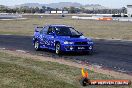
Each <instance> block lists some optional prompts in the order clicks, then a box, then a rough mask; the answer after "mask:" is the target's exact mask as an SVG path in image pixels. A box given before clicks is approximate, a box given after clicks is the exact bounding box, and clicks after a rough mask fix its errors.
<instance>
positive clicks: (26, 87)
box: [0, 52, 131, 88]
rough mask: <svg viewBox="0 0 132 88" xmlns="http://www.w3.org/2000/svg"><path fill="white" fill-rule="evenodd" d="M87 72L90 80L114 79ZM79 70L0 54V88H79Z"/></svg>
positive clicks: (103, 87)
mask: <svg viewBox="0 0 132 88" xmlns="http://www.w3.org/2000/svg"><path fill="white" fill-rule="evenodd" d="M88 72H89V76H90V78H91V79H114V78H113V77H111V76H108V75H103V74H99V73H93V72H91V71H88ZM80 75H81V72H80V69H79V68H76V67H71V66H67V65H62V64H59V63H56V62H49V61H38V60H33V59H32V58H22V57H18V56H14V55H11V54H7V53H4V52H0V88H81V87H82V86H81V85H80V83H79V79H80ZM88 88H131V86H88Z"/></svg>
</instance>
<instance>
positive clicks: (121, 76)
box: [0, 50, 132, 81]
mask: <svg viewBox="0 0 132 88" xmlns="http://www.w3.org/2000/svg"><path fill="white" fill-rule="evenodd" d="M0 52H5V53H8V54H11V55H13V56H18V57H23V58H31V59H34V60H41V61H51V62H58V63H60V64H65V65H69V66H73V67H78V68H82V67H84V68H86V69H89V70H93V66H92V65H85V64H84V65H83V64H79V63H76V62H72V61H70V60H64V59H63V58H60V59H53V58H52V57H43V56H37V55H32V54H30V53H26V52H19V51H10V50H0ZM94 72H97V73H102V74H106V75H110V76H113V77H115V78H119V79H130V80H131V81H132V76H131V75H127V74H123V73H119V72H115V71H112V70H107V69H102V68H100V67H98V66H95V67H94Z"/></svg>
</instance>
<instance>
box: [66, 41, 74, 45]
mask: <svg viewBox="0 0 132 88" xmlns="http://www.w3.org/2000/svg"><path fill="white" fill-rule="evenodd" d="M64 44H74V42H68V41H65V42H64Z"/></svg>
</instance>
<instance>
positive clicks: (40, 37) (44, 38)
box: [39, 26, 49, 47]
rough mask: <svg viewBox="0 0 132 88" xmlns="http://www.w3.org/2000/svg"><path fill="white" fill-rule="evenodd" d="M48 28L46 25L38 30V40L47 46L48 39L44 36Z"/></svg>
mask: <svg viewBox="0 0 132 88" xmlns="http://www.w3.org/2000/svg"><path fill="white" fill-rule="evenodd" d="M48 28H49V27H48V26H46V27H44V29H43V30H41V31H40V36H39V40H40V42H41V43H43V45H44V46H45V47H48V41H47V38H46V35H47V31H48Z"/></svg>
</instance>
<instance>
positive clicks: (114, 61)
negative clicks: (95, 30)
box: [0, 35, 132, 74]
mask: <svg viewBox="0 0 132 88" xmlns="http://www.w3.org/2000/svg"><path fill="white" fill-rule="evenodd" d="M94 43H95V45H94V53H93V55H87V54H80V53H79V54H76V53H69V54H63V55H62V56H58V55H56V54H55V53H54V52H53V51H49V50H43V51H35V50H34V48H33V46H32V37H31V36H17V35H0V48H8V49H12V50H15V49H16V50H25V51H28V52H29V53H31V54H36V55H42V56H44V57H53V58H55V59H57V58H60V57H63V58H64V59H68V60H73V61H78V62H79V61H80V62H81V61H82V62H84V63H89V64H94V65H99V66H102V67H105V68H107V69H110V70H115V71H119V72H123V73H127V74H132V41H120V40H101V39H99V40H94Z"/></svg>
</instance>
